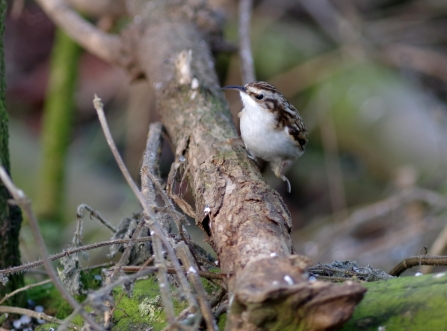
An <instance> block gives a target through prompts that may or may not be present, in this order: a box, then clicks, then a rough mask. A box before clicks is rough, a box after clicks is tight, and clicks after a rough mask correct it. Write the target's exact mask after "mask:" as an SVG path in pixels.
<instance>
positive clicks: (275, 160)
mask: <svg viewBox="0 0 447 331" xmlns="http://www.w3.org/2000/svg"><path fill="white" fill-rule="evenodd" d="M224 89H232V90H238V91H239V93H240V96H241V99H242V103H243V104H244V108H243V109H242V110H241V112H240V113H239V117H240V119H241V121H240V127H241V136H242V140H243V141H244V144H245V146H246V148H247V149H248V150H249V151H250V153H251V154H252V155H254V156H256V157H259V158H261V159H264V160H266V161H268V162H270V165H271V167H272V170H273V172H274V173H275V175H276V176H277V177H279V178H281V179H283V180H284V181H286V182H287V184H288V191H289V192H290V189H291V188H290V182H289V180H288V179H287V178H286V177H285V176H284V175H283V173H282V172H283V170H284V168H285V167H286V166H287V165H288V164H290V163H291V162H292V161H293V160H295V159H296V158H298V157H299V156H301V155H302V154H303V153H304V146H305V145H306V143H307V130H306V127H305V125H304V123H303V120H302V119H301V116H300V114H299V113H298V111H297V110H296V108H295V107H294V106H293V105H291V104H290V103H289V102H288V101H287V99H286V98H285V97H284V96H283V95H282V93H281V92H279V91H278V90H277V89H276V88H275V87H274V86H273V85H271V84H269V83H266V82H252V83H249V84H246V85H245V86H226V87H224Z"/></svg>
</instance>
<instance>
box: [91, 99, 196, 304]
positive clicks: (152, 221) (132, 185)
mask: <svg viewBox="0 0 447 331" xmlns="http://www.w3.org/2000/svg"><path fill="white" fill-rule="evenodd" d="M93 104H94V106H95V109H96V111H97V113H98V118H99V121H100V123H101V127H102V129H103V131H104V135H105V137H106V140H107V143H108V144H109V147H110V150H111V151H112V154H113V156H114V157H115V160H116V162H117V164H118V166H119V168H120V170H121V172H122V173H123V176H124V178H125V179H126V181H127V183H128V185H129V186H130V188H131V189H132V191H133V192H134V194H135V196H136V197H137V199H138V201H139V202H140V204H141V206H142V207H143V210H144V212H145V214H146V215H148V216H149V219H148V220H147V223H149V227H150V228H151V231H153V232H154V234H155V235H156V236H157V237H158V238H160V240H161V242H162V243H163V245H164V247H165V249H166V252H167V253H168V256H169V259H170V260H171V263H172V265H173V267H174V268H175V270H176V272H177V276H178V278H179V281H180V285H181V286H182V288H183V289H187V288H188V281H187V279H186V277H185V275H184V274H183V272H182V268H181V266H180V262H179V260H178V258H177V256H176V255H175V252H174V249H173V248H172V246H171V244H170V243H169V241H168V239H167V238H166V236H165V235H164V233H163V230H162V229H161V227H160V225H159V224H158V222H157V221H156V219H157V215H156V214H155V212H154V211H153V210H151V208H149V206H148V205H147V203H146V200H145V198H144V196H143V195H142V194H141V192H140V191H139V190H138V187H137V185H136V184H135V182H134V181H133V179H132V177H131V175H130V173H129V171H128V170H127V168H126V166H125V165H124V162H123V160H122V158H121V156H120V154H119V152H118V150H117V148H116V145H115V143H114V141H113V138H112V135H111V133H110V129H109V127H108V125H107V120H106V118H105V115H104V110H103V105H102V103H101V99H99V98H98V97H97V96H96V95H95V99H94V100H93ZM191 301H192V302H194V301H195V299H194V298H188V302H189V303H190V306H191Z"/></svg>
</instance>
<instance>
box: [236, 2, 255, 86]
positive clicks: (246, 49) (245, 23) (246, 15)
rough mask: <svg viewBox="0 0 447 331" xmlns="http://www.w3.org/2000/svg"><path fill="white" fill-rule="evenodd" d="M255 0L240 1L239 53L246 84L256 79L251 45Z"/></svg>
mask: <svg viewBox="0 0 447 331" xmlns="http://www.w3.org/2000/svg"><path fill="white" fill-rule="evenodd" d="M252 7H253V0H240V1H239V54H240V58H241V69H242V70H241V71H242V82H243V83H244V84H247V83H251V82H254V81H255V80H256V76H255V67H254V65H253V54H252V52H251V46H250V43H251V41H250V19H251V9H252Z"/></svg>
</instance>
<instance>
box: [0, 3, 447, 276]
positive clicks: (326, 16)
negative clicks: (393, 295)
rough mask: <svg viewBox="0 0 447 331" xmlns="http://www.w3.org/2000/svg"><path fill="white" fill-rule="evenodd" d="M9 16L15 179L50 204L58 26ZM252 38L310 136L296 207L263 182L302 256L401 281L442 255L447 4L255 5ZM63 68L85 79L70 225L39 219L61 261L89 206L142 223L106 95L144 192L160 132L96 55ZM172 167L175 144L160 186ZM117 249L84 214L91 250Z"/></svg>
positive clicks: (30, 13)
mask: <svg viewBox="0 0 447 331" xmlns="http://www.w3.org/2000/svg"><path fill="white" fill-rule="evenodd" d="M210 3H211V5H213V6H215V7H216V9H217V10H219V11H221V12H222V13H223V14H225V16H226V19H227V22H226V25H225V31H224V34H225V37H226V39H227V40H229V41H231V42H233V43H234V44H237V38H238V37H237V31H238V28H237V8H238V4H237V1H233V0H231V1H230V0H213V1H210ZM10 8H12V12H10V14H9V15H8V18H7V26H6V33H5V45H6V55H5V56H6V68H7V84H8V90H7V101H8V111H9V114H10V135H11V137H10V149H11V168H12V175H13V178H14V180H15V181H16V183H17V185H18V186H19V187H21V188H22V189H23V190H24V191H25V192H27V194H29V196H30V197H31V198H32V200H33V201H35V202H37V203H38V202H39V201H41V200H42V199H41V198H40V197H41V196H42V195H45V194H47V193H46V192H47V189H48V185H46V184H45V182H44V181H42V179H41V174H40V169H41V167H42V165H43V164H44V160H43V155H44V153H43V152H42V137H43V136H44V133H45V132H44V130H45V129H46V126H45V125H44V120H43V118H44V116H43V109H44V108H45V105H47V104H48V103H47V102H46V97H47V95H48V82H49V77H50V68H52V66H51V63H53V62H52V60H51V59H52V56H54V53H55V52H54V48H53V45H54V40H55V38H54V35H55V28H54V26H53V24H52V23H51V22H50V21H49V19H48V18H47V17H46V16H45V14H43V13H42V11H41V10H40V9H39V7H38V6H37V5H36V4H35V3H34V2H30V1H25V2H24V5H23V8H19V9H18V8H17V5H16V7H14V6H13V4H12V2H11V3H10ZM251 27H252V47H253V55H254V62H255V67H256V75H257V78H258V79H259V80H265V81H268V82H270V83H272V84H273V85H275V86H276V87H277V88H278V89H279V90H280V91H282V92H283V94H284V95H285V96H286V97H287V98H288V99H289V101H291V102H292V103H293V104H294V105H295V106H296V108H297V109H298V110H299V111H300V113H301V115H302V117H303V119H304V121H305V123H306V125H307V127H308V130H309V132H310V137H309V144H308V146H307V148H306V152H305V154H304V155H303V156H302V157H301V158H300V159H299V160H298V161H297V162H296V163H295V164H294V165H293V166H292V167H291V168H290V169H289V171H288V173H287V177H288V178H289V179H290V181H291V184H292V193H291V194H288V193H287V192H286V186H285V184H284V183H283V182H282V181H281V180H278V179H277V178H276V177H275V176H274V175H273V173H272V172H271V170H270V168H269V167H266V169H265V170H264V175H265V178H266V180H267V182H268V183H269V184H270V185H271V186H272V187H274V188H275V189H277V190H278V191H279V192H280V193H281V195H282V196H283V197H284V199H285V201H286V203H287V205H288V207H289V209H290V211H291V213H292V217H293V222H294V232H293V239H294V243H295V246H296V250H297V251H298V253H301V254H305V255H308V256H309V257H310V258H311V259H312V261H313V262H314V263H317V262H331V261H332V260H336V259H337V260H347V259H350V260H357V261H358V262H359V264H361V265H366V264H371V265H373V266H375V267H380V268H384V269H385V270H388V269H390V268H391V267H392V266H394V264H396V263H397V262H399V261H400V260H401V259H403V258H405V257H408V256H411V255H417V254H418V253H419V250H420V248H421V247H424V246H425V247H427V248H430V247H432V245H433V243H434V242H435V241H436V239H438V243H441V245H440V247H441V252H442V240H443V239H442V235H443V228H444V226H445V225H446V224H447V223H446V221H447V218H446V207H447V199H446V196H445V195H446V193H447V181H446V175H447V130H446V124H447V108H446V101H447V88H446V81H447V1H441V0H413V1H408V0H368V1H367V0H357V1H353V0H333V1H329V0H319V1H312V0H301V1H292V0H290V1H289V0H264V1H255V7H254V9H253V20H252V26H251ZM52 54H53V55H52ZM215 55H216V69H217V71H218V74H219V79H220V80H221V83H222V84H223V85H224V84H225V85H233V84H240V83H241V82H240V67H239V57H238V54H237V52H236V53H217V54H215ZM72 62H76V63H72ZM66 65H67V66H70V67H75V68H77V78H76V79H77V81H76V85H75V92H74V110H73V111H74V113H73V114H72V115H70V116H71V117H72V120H70V121H71V126H70V129H69V130H70V132H69V141H68V144H67V147H68V149H67V154H66V158H65V161H64V164H65V169H66V171H65V174H64V176H63V178H64V180H65V183H64V184H63V185H61V187H60V192H58V193H57V196H58V199H60V202H59V203H58V208H59V207H60V208H59V209H60V211H59V214H57V213H56V214H55V215H56V216H54V215H51V216H48V214H45V213H41V217H40V223H41V226H42V229H43V230H44V235H45V238H46V240H47V242H48V244H49V245H50V247H51V250H52V251H53V252H55V251H58V250H60V249H61V248H64V247H67V246H68V245H69V243H70V242H71V237H72V235H73V230H74V227H75V219H76V207H77V206H78V205H79V204H81V203H87V204H88V205H90V206H91V207H92V208H94V209H96V210H97V211H98V212H99V213H101V214H102V215H103V216H104V217H105V218H106V219H108V220H109V221H110V222H112V223H113V224H117V223H118V222H119V220H120V219H121V218H123V217H125V216H129V215H131V214H132V212H134V211H138V210H139V207H138V203H137V202H136V199H135V198H134V197H133V196H132V194H131V193H130V190H129V189H128V187H127V186H126V184H125V182H124V180H123V178H122V176H121V174H120V172H119V171H118V168H117V166H116V165H115V162H114V160H113V158H112V156H111V154H110V152H109V149H108V147H107V145H106V142H105V139H104V137H103V134H102V132H101V130H100V127H99V124H98V121H97V119H96V113H95V111H94V108H93V106H92V99H93V94H94V93H96V94H98V96H99V97H101V98H102V100H103V102H104V104H105V108H106V112H107V117H108V119H109V123H110V126H111V130H112V132H113V134H114V137H115V139H116V142H117V144H118V145H119V147H120V150H121V152H122V155H123V156H124V158H125V161H126V164H127V165H128V167H129V169H130V171H131V172H132V173H133V175H134V176H135V178H136V179H137V177H138V172H139V166H140V162H141V158H142V152H143V149H144V145H145V141H146V135H147V128H148V124H149V123H150V122H151V121H155V120H157V119H158V115H157V114H156V112H155V100H154V99H153V97H152V96H151V95H150V94H148V93H147V86H146V84H147V83H145V82H138V83H133V84H130V80H129V78H128V77H127V76H126V74H125V72H124V71H123V70H121V69H119V68H114V67H111V66H109V65H108V64H105V63H103V62H102V61H101V60H99V59H97V58H95V57H93V56H92V55H90V54H87V53H85V52H82V53H81V54H80V55H79V59H77V60H72V61H71V62H70V63H67V64H66ZM227 97H228V98H229V99H228V100H229V102H230V105H231V109H232V112H233V114H234V115H235V117H234V118H235V122H236V124H238V123H237V121H238V118H237V116H236V114H237V112H238V111H239V110H240V108H241V103H240V101H239V99H238V96H237V94H236V93H234V94H227ZM68 103H69V102H68V101H67V104H68ZM61 113H62V111H61ZM61 116H62V115H61ZM67 130H68V129H67ZM166 145H167V144H166ZM171 162H172V152H171V151H170V150H169V147H168V146H165V147H164V150H163V157H162V164H161V171H162V175H163V176H166V175H167V173H168V171H169V167H170V163H171ZM50 163H51V160H50ZM422 189H423V190H422ZM34 207H35V208H36V210H37V211H39V210H41V208H42V206H39V205H36V203H34ZM193 232H194V233H195V236H196V240H198V241H199V242H201V240H200V234H199V233H198V232H196V231H194V230H193ZM110 236H111V234H110V233H109V232H108V230H107V229H105V228H104V227H102V226H100V225H99V224H98V223H97V222H96V223H95V221H92V220H90V218H89V217H88V216H87V217H85V229H84V243H92V242H95V241H100V240H106V239H108V238H110ZM21 239H22V247H21V248H22V254H23V255H22V256H23V261H31V260H34V259H36V258H37V256H36V255H35V254H36V251H35V249H34V244H33V239H32V236H31V233H30V230H29V229H28V227H27V224H26V223H25V224H24V225H23V228H22V233H21ZM438 251H439V249H438ZM106 252H107V250H106V249H105V250H103V251H101V250H98V251H95V252H93V253H92V254H91V256H92V259H91V261H90V262H88V263H91V264H93V263H97V262H100V261H103V260H105V259H106V257H105V253H106ZM437 253H440V252H437Z"/></svg>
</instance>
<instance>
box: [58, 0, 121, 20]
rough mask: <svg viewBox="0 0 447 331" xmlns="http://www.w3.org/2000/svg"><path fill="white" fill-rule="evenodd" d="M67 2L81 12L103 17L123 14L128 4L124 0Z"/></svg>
mask: <svg viewBox="0 0 447 331" xmlns="http://www.w3.org/2000/svg"><path fill="white" fill-rule="evenodd" d="M66 1H67V3H68V4H69V5H71V6H73V8H76V10H79V11H80V12H82V13H84V14H87V15H90V16H94V17H101V16H104V15H113V16H118V17H119V16H123V15H125V14H126V6H125V4H124V1H122V0H94V1H91V0H66Z"/></svg>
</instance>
